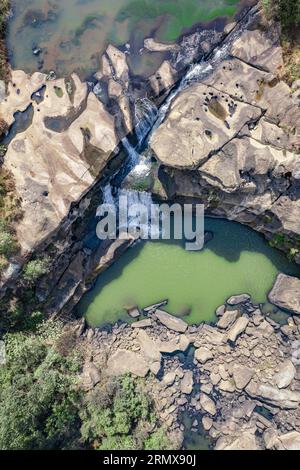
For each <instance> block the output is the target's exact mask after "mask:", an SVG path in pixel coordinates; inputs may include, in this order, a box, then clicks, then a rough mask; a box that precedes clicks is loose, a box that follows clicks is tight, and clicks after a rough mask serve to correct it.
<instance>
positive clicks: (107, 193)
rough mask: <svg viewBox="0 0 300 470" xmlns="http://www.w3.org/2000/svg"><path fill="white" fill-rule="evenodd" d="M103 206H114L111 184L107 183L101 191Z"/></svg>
mask: <svg viewBox="0 0 300 470" xmlns="http://www.w3.org/2000/svg"><path fill="white" fill-rule="evenodd" d="M103 204H110V205H113V206H114V205H115V199H114V197H113V194H112V187H111V184H110V183H108V184H107V185H106V186H105V187H104V189H103Z"/></svg>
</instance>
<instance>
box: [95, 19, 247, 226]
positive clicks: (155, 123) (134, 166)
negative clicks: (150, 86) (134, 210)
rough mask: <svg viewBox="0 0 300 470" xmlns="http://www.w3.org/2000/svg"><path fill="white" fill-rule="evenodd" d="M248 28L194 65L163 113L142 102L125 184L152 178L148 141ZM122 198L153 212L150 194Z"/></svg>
mask: <svg viewBox="0 0 300 470" xmlns="http://www.w3.org/2000/svg"><path fill="white" fill-rule="evenodd" d="M250 18H251V15H249V18H248V20H250ZM247 25H248V22H247V21H246V22H244V23H243V24H242V25H240V26H238V27H236V28H235V29H234V30H233V31H232V32H231V33H229V34H228V36H227V37H226V38H225V40H224V42H223V44H222V46H221V47H219V48H217V49H215V51H214V52H213V53H212V54H210V56H209V57H208V58H206V59H205V60H202V61H201V62H200V63H197V64H193V65H192V66H191V67H190V69H189V70H188V71H187V73H186V74H185V76H184V77H183V79H182V80H181V82H180V84H179V86H178V87H177V88H176V89H175V90H173V91H172V93H171V94H170V95H169V96H168V98H167V99H166V101H165V103H164V104H163V105H162V106H161V107H160V109H159V110H158V109H157V107H156V106H155V105H154V104H153V103H152V102H151V101H150V100H148V99H147V98H144V99H142V100H140V103H139V107H138V108H137V109H138V111H136V112H137V115H136V120H137V121H138V122H139V123H138V125H137V126H136V129H135V133H136V136H137V140H138V144H137V149H136V148H134V147H133V146H132V145H131V144H130V142H129V140H128V139H127V137H124V139H123V140H122V143H123V146H124V148H125V149H126V151H127V153H128V156H129V163H128V165H127V170H129V171H127V173H126V172H125V173H126V174H124V176H122V178H123V181H124V179H125V178H126V177H127V176H128V177H129V178H132V179H133V181H134V180H135V179H139V178H143V177H145V176H147V175H148V174H149V172H150V169H151V159H149V158H146V157H145V156H141V155H140V154H139V152H138V150H139V149H140V148H141V147H142V146H143V145H144V144H145V140H146V139H147V142H149V140H150V139H151V136H152V134H153V132H154V131H155V130H156V129H157V128H158V127H159V126H160V125H161V123H162V122H163V121H164V119H165V117H166V115H167V113H168V111H169V109H170V106H171V104H172V102H173V101H174V99H175V98H176V96H177V95H178V94H179V93H180V92H181V91H183V90H184V89H185V88H187V87H188V86H189V85H191V84H192V83H194V82H201V80H203V79H204V78H206V77H207V76H208V75H209V74H210V73H211V72H212V71H213V70H214V68H215V67H217V66H218V65H219V64H220V63H221V62H222V61H224V60H226V59H227V58H228V57H230V50H231V46H232V43H233V42H234V41H235V39H236V38H237V37H238V36H239V35H240V34H241V32H242V31H243V30H244V29H245V28H246V27H247ZM120 196H126V198H127V200H128V205H129V206H132V205H135V204H142V205H144V206H145V207H148V208H149V206H151V204H152V196H151V194H150V193H147V192H142V191H135V190H130V189H119V191H118V196H117V198H118V200H119V197H120ZM117 198H116V199H114V197H113V195H112V188H111V185H110V184H108V185H107V186H106V187H105V188H104V202H106V203H108V204H114V205H117ZM150 212H151V211H150ZM150 212H149V213H150ZM121 230H122V227H120V231H121Z"/></svg>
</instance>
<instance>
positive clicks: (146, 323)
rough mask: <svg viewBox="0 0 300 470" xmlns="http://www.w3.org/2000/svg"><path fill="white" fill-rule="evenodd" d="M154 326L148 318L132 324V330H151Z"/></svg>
mask: <svg viewBox="0 0 300 470" xmlns="http://www.w3.org/2000/svg"><path fill="white" fill-rule="evenodd" d="M151 326H152V321H151V318H146V319H145V320H140V321H136V322H134V323H132V324H131V328H149V327H151Z"/></svg>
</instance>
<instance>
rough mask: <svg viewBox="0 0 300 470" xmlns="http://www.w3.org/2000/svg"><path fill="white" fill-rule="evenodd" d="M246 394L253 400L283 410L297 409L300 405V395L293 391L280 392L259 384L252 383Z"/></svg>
mask: <svg viewBox="0 0 300 470" xmlns="http://www.w3.org/2000/svg"><path fill="white" fill-rule="evenodd" d="M246 392H247V393H248V394H249V395H250V397H252V398H257V399H258V400H260V401H263V402H265V403H268V404H270V405H272V406H276V407H278V408H282V409H287V410H289V409H295V408H297V407H298V406H299V404H300V393H299V392H293V391H291V390H279V389H278V388H277V387H273V386H271V385H265V384H261V383H260V384H258V383H255V382H254V381H251V382H250V384H249V385H248V386H247V388H246Z"/></svg>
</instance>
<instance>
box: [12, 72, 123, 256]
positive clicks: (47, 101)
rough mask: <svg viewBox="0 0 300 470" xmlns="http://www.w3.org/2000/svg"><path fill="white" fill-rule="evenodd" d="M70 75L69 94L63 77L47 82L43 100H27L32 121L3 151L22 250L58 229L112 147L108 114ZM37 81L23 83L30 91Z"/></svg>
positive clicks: (113, 138)
mask: <svg viewBox="0 0 300 470" xmlns="http://www.w3.org/2000/svg"><path fill="white" fill-rule="evenodd" d="M72 79H73V83H74V94H73V96H72V97H71V96H70V95H69V93H68V90H67V88H66V84H65V81H64V80H54V81H48V82H47V83H46V88H45V92H44V99H43V101H42V102H40V103H36V102H35V101H33V103H32V106H33V119H32V123H31V125H29V127H28V128H27V129H26V130H25V131H24V132H21V133H19V134H17V135H16V137H15V138H14V139H13V140H12V141H11V143H10V144H9V146H8V150H7V152H6V155H5V159H4V167H5V168H6V169H7V170H8V171H10V172H11V174H12V177H13V180H14V183H15V192H16V196H17V197H18V198H19V200H20V201H21V205H20V210H21V211H22V214H23V217H22V218H21V220H19V221H18V224H17V225H16V232H17V238H18V241H19V243H20V245H21V248H22V252H23V253H24V254H25V253H27V252H32V251H33V250H34V248H35V247H36V246H37V245H39V244H40V243H41V242H42V241H44V240H45V239H46V238H47V237H49V235H50V234H52V233H53V232H54V231H55V230H57V228H58V227H59V225H60V224H61V222H62V221H63V220H64V219H65V218H66V216H67V215H68V214H69V212H70V209H71V206H72V204H74V202H78V201H79V200H80V199H81V198H82V196H83V195H84V194H85V193H86V192H87V190H88V189H89V188H90V187H91V186H92V185H93V183H94V182H95V180H96V179H97V178H98V177H99V175H100V174H101V172H102V170H103V169H104V168H105V167H106V164H107V163H108V161H109V160H110V158H111V156H112V154H113V151H114V149H115V148H116V146H117V138H116V134H115V124H114V118H113V116H111V115H110V114H109V113H108V112H107V111H106V110H105V108H104V105H103V104H102V103H101V102H100V101H99V100H98V99H97V98H96V96H95V95H94V94H93V93H90V94H88V90H87V85H86V84H85V83H82V82H81V81H80V80H79V78H78V77H77V76H76V75H72ZM39 83H40V82H39ZM41 83H43V82H42V81H41ZM36 86H37V85H36ZM36 86H35V87H32V86H30V87H29V85H28V87H29V89H30V91H32V90H33V89H35V88H36ZM33 220H34V224H33V223H32V221H33Z"/></svg>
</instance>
